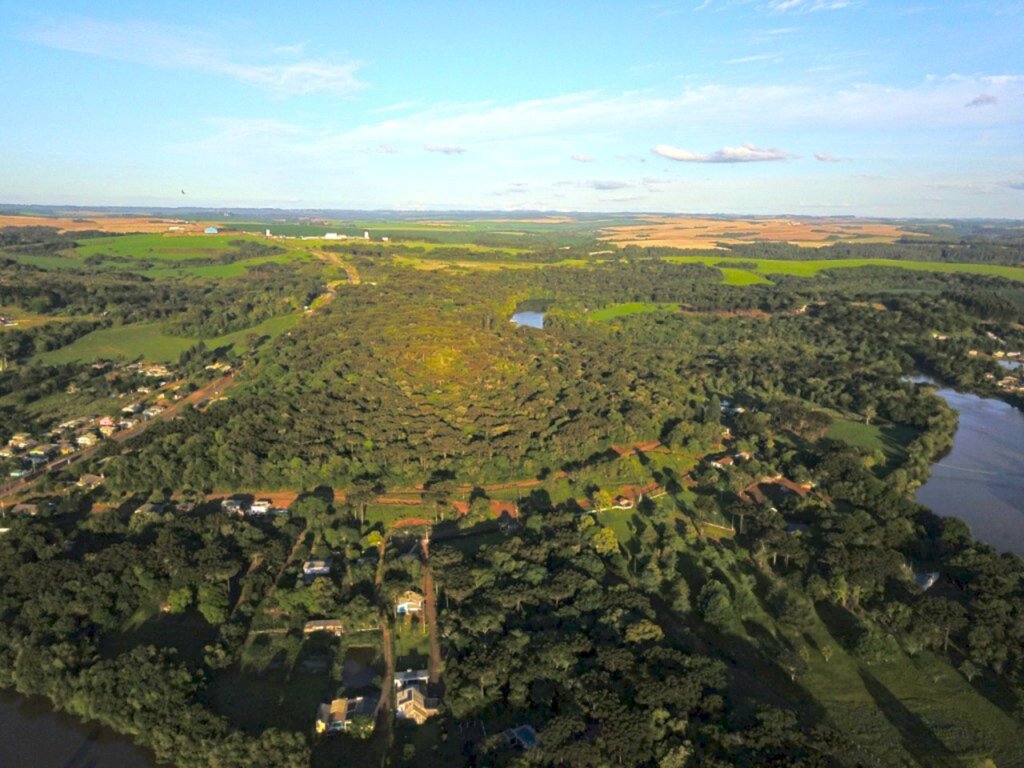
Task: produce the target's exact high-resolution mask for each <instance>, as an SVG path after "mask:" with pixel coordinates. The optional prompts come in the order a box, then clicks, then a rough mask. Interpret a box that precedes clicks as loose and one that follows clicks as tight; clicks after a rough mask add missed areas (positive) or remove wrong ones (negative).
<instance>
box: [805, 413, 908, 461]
mask: <svg viewBox="0 0 1024 768" xmlns="http://www.w3.org/2000/svg"><path fill="white" fill-rule="evenodd" d="M825 436H826V437H828V438H831V439H832V440H839V441H841V442H844V443H846V444H847V445H852V446H853V447H855V448H862V449H864V450H867V451H871V452H874V451H882V453H884V454H885V456H886V458H887V459H888V460H889V461H890V462H892V461H896V460H899V459H902V458H904V457H905V456H906V447H907V444H908V443H909V442H910V441H911V440H913V439H914V438H915V437H916V436H917V431H916V430H914V429H913V428H911V427H905V426H901V425H899V424H888V425H881V426H880V425H877V424H865V423H864V422H863V421H859V420H854V419H836V420H835V421H833V422H832V425H831V426H830V427H829V428H828V431H827V432H826V433H825Z"/></svg>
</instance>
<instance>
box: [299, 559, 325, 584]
mask: <svg viewBox="0 0 1024 768" xmlns="http://www.w3.org/2000/svg"><path fill="white" fill-rule="evenodd" d="M302 575H303V576H305V577H306V583H307V584H311V583H312V582H313V580H314V579H315V578H316V577H317V576H330V575H331V561H330V560H307V561H306V562H304V563H303V564H302Z"/></svg>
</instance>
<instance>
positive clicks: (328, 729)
mask: <svg viewBox="0 0 1024 768" xmlns="http://www.w3.org/2000/svg"><path fill="white" fill-rule="evenodd" d="M376 712H377V699H375V698H373V697H371V696H355V697H353V698H350V699H334V700H333V701H331V702H329V703H327V704H321V705H320V708H319V710H318V711H317V716H316V732H317V733H345V732H347V731H348V730H349V729H351V728H352V725H353V721H354V720H355V719H356V718H357V717H363V718H366V719H367V720H368V721H369V722H368V727H369V729H370V730H372V729H373V718H374V715H375V714H376Z"/></svg>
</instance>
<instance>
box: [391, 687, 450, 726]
mask: <svg viewBox="0 0 1024 768" xmlns="http://www.w3.org/2000/svg"><path fill="white" fill-rule="evenodd" d="M439 704H440V701H439V700H438V699H435V698H430V697H427V696H425V695H424V694H423V691H422V690H420V688H419V687H417V686H410V687H408V688H403V689H402V690H400V691H399V692H398V695H397V696H396V697H395V716H396V717H398V718H399V719H400V720H412V721H413V722H414V723H416V725H423V723H425V722H426V721H427V720H428V719H429V718H431V717H433V716H434V715H436V714H437V713H438V712H440V711H441V709H440V707H439Z"/></svg>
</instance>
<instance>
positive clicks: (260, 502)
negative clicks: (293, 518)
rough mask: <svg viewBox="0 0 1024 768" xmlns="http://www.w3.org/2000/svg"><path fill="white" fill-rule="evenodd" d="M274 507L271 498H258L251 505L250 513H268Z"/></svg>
mask: <svg viewBox="0 0 1024 768" xmlns="http://www.w3.org/2000/svg"><path fill="white" fill-rule="evenodd" d="M273 508H274V502H272V501H271V500H270V499H256V501H254V502H253V503H252V506H250V507H249V514H250V515H261V516H262V515H266V514H268V513H269V512H270V510H271V509H273Z"/></svg>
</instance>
